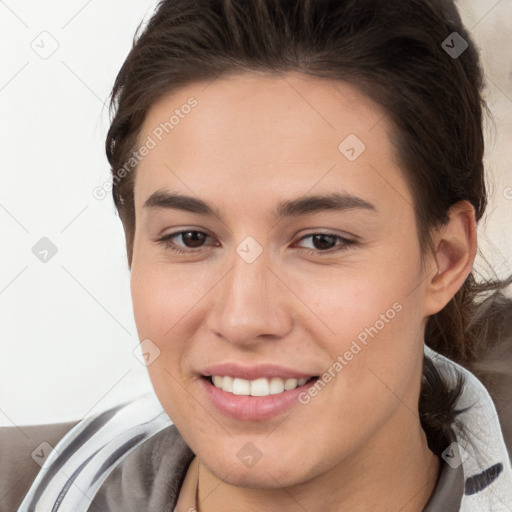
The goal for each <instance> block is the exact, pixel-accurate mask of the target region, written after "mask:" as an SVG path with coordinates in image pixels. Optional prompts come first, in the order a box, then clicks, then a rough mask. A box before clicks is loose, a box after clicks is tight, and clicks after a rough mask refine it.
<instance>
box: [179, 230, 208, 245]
mask: <svg viewBox="0 0 512 512" xmlns="http://www.w3.org/2000/svg"><path fill="white" fill-rule="evenodd" d="M181 236H182V237H183V241H184V242H185V245H188V246H189V247H200V246H201V243H202V242H203V241H204V240H203V239H204V233H200V232H199V231H187V232H185V233H183V234H182V235H181ZM188 242H191V244H190V245H189V243H188Z"/></svg>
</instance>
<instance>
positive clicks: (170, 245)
mask: <svg viewBox="0 0 512 512" xmlns="http://www.w3.org/2000/svg"><path fill="white" fill-rule="evenodd" d="M185 233H201V234H203V235H206V236H209V235H208V234H207V233H204V232H203V231H198V230H194V229H187V230H184V231H176V232H175V233H169V234H167V235H163V236H161V237H159V238H157V239H156V240H155V242H157V243H158V244H159V245H162V246H164V247H165V248H166V249H170V250H171V251H173V252H175V253H178V254H191V253H194V252H199V251H200V250H201V249H202V247H200V248H199V249H197V250H196V249H180V248H179V247H178V246H177V245H176V244H175V243H174V242H171V241H170V239H171V238H174V237H176V236H178V235H182V234H185ZM317 235H323V236H327V237H333V238H335V239H336V240H339V241H341V242H343V243H342V244H341V248H340V247H339V246H338V249H333V248H331V249H326V250H324V251H322V250H319V249H305V248H302V249H303V250H304V251H305V252H306V253H307V254H315V255H319V254H320V255H325V254H333V253H337V252H341V251H345V250H347V249H348V247H349V246H351V245H354V244H356V243H357V242H356V241H355V240H351V239H349V238H343V237H342V236H339V235H336V234H334V233H310V234H309V235H305V236H303V237H302V238H300V239H299V240H298V241H299V242H302V241H303V240H304V239H306V238H310V237H313V236H317Z"/></svg>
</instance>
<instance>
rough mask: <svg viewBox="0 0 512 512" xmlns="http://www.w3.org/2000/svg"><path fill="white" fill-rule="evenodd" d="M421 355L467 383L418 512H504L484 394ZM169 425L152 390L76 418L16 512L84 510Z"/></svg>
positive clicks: (497, 449)
mask: <svg viewBox="0 0 512 512" xmlns="http://www.w3.org/2000/svg"><path fill="white" fill-rule="evenodd" d="M424 353H425V355H426V356H427V357H429V358H430V359H431V360H432V361H433V363H434V365H435V366H436V368H437V369H438V371H439V372H440V373H441V374H442V376H443V377H444V378H445V379H447V380H448V381H449V382H451V383H455V379H456V378H457V375H458V374H463V375H464V377H465V379H466V384H465V386H464V389H463V392H462V394H461V396H460V397H459V399H458V400H457V402H456V407H457V408H458V409H460V408H465V407H468V410H466V411H465V412H463V413H461V414H460V415H459V416H458V421H457V422H456V423H455V424H454V425H453V426H452V427H453V430H454V432H455V435H456V442H454V443H452V444H451V445H450V446H448V447H446V449H445V450H444V452H443V459H444V461H445V465H444V467H443V470H442V472H441V475H440V478H439V481H438V485H437V486H436V489H435V491H434V493H433V495H432V496H431V499H430V500H429V502H428V504H427V508H425V509H424V512H439V510H443V512H447V508H446V506H447V503H448V502H449V501H451V502H452V503H455V502H457V503H456V504H455V505H453V506H452V509H453V510H458V511H460V512H482V511H488V512H510V511H511V510H512V468H511V462H510V458H509V454H508V452H507V448H506V445H505V441H504V439H503V434H502V431H501V427H500V423H499V419H498V414H497V411H496V407H495V405H494V402H493V400H492V398H491V396H490V395H489V393H488V392H487V390H486V388H485V387H484V386H483V384H482V383H481V382H480V381H479V380H478V379H477V378H476V377H475V376H474V375H473V374H472V373H471V372H469V371H468V370H466V369H465V368H463V367H462V366H460V365H459V364H457V363H455V362H453V361H451V360H450V359H448V358H446V357H444V356H442V355H441V354H439V353H437V352H435V351H434V350H432V349H431V348H429V347H427V346H425V348H424ZM169 427H172V428H173V429H175V427H174V425H173V423H172V421H171V420H170V418H169V417H168V415H167V414H166V412H165V411H164V410H163V408H162V406H161V404H160V402H159V401H158V398H157V397H156V395H155V394H154V392H153V391H150V392H148V393H144V394H142V395H140V396H139V397H137V398H135V399H132V400H129V401H128V402H124V403H122V404H120V405H117V406H115V407H112V408H110V409H108V410H106V411H103V412H100V413H96V414H94V415H91V416H88V417H86V418H83V419H82V420H81V421H80V422H79V423H78V424H77V425H75V426H74V427H73V428H72V429H71V430H70V431H69V432H68V433H67V434H66V435H65V436H64V437H63V438H62V439H61V440H60V441H59V443H58V444H57V445H56V447H55V449H54V450H53V451H52V452H51V453H50V454H49V456H48V457H47V459H46V460H45V463H44V465H43V466H42V468H41V471H40V472H39V473H38V475H37V477H36V479H35V480H34V482H33V484H32V486H31V488H30V489H29V491H28V493H27V494H26V496H25V498H24V500H23V502H22V504H21V505H20V508H19V509H18V512H28V511H31V512H46V511H48V510H52V511H54V512H60V511H65V510H73V511H74V512H87V510H88V509H89V507H90V505H91V502H92V501H93V499H94V497H95V495H96V494H97V493H98V491H99V489H100V487H101V486H102V485H103V483H104V482H105V480H106V479H107V477H108V476H109V475H110V474H111V473H112V472H113V471H114V469H116V468H117V467H119V466H121V462H122V461H123V459H125V458H126V457H127V456H128V455H129V454H130V453H132V452H133V451H134V450H135V449H137V448H138V447H139V446H140V445H142V444H143V443H145V442H146V441H147V440H149V439H150V438H153V439H157V438H158V437H159V436H157V434H158V433H159V432H161V431H163V430H165V429H168V431H169ZM176 433H177V431H176ZM177 434H178V433H177ZM174 439H176V440H177V441H180V442H177V441H176V442H173V446H172V448H173V450H175V458H176V459H180V460H181V459H183V460H185V459H187V460H188V461H190V456H191V452H190V448H188V446H187V445H186V444H185V443H184V441H183V440H182V438H181V436H179V434H178V435H177V436H175V437H174ZM149 445H150V443H147V444H146V446H149ZM173 457H174V455H173ZM187 465H188V464H187ZM187 465H182V466H180V467H181V468H182V469H180V471H181V473H183V474H181V473H180V475H178V476H179V478H182V477H183V476H184V474H185V471H186V467H187ZM139 466H140V464H139ZM173 476H175V475H174V474H173ZM457 482H460V483H462V482H463V485H460V486H459V484H458V483H457ZM134 487H136V484H135V483H133V485H132V484H130V489H128V492H130V491H131V490H132V489H131V488H134ZM461 487H463V491H462V493H463V494H462V496H460V494H461ZM173 492H174V494H175V495H173V496H168V497H167V499H171V498H172V500H174V502H175V501H176V500H177V497H178V496H177V494H178V493H179V489H176V490H175V491H173ZM454 500H455V502H454Z"/></svg>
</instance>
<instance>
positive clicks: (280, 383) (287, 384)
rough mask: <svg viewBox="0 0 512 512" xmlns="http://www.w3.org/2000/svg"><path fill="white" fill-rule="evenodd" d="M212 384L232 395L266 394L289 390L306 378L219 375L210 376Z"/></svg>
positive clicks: (301, 383) (303, 381) (304, 381)
mask: <svg viewBox="0 0 512 512" xmlns="http://www.w3.org/2000/svg"><path fill="white" fill-rule="evenodd" d="M212 381H213V385H214V386H215V387H216V388H220V389H222V390H223V391H228V392H229V393H233V394H234V395H250V396H268V395H277V394H279V393H282V392H283V391H290V390H292V389H295V388H296V387H297V386H303V385H304V384H305V383H306V382H307V381H308V379H281V378H280V377H272V379H270V381H269V380H268V379H266V378H265V377H261V378H259V379H256V380H246V379H239V378H238V377H237V378H233V377H229V376H226V377H223V376H221V375H213V376H212Z"/></svg>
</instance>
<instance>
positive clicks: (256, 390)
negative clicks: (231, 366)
mask: <svg viewBox="0 0 512 512" xmlns="http://www.w3.org/2000/svg"><path fill="white" fill-rule="evenodd" d="M246 382H248V381H246ZM269 394H270V385H269V383H268V380H267V379H265V378H264V377H262V378H261V379H256V380H251V396H267V395H269Z"/></svg>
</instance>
